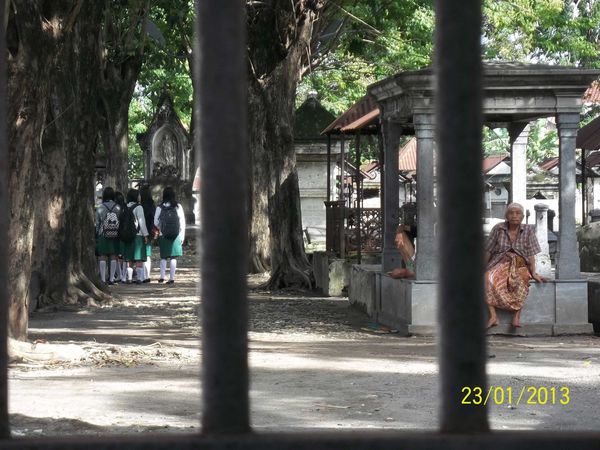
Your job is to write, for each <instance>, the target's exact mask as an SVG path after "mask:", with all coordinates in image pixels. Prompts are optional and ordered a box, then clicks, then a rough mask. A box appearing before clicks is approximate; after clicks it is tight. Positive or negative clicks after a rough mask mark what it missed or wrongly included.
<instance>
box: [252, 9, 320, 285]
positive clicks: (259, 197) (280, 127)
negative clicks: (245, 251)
mask: <svg viewBox="0 0 600 450" xmlns="http://www.w3.org/2000/svg"><path fill="white" fill-rule="evenodd" d="M264 3H265V2H263V4H264ZM266 4H267V5H268V6H258V7H254V6H251V7H249V10H248V18H249V19H248V26H249V34H248V35H249V53H250V63H249V81H248V107H249V113H248V118H249V144H250V153H251V157H250V162H251V180H250V182H251V186H250V203H249V204H250V209H249V214H250V224H251V225H250V246H251V248H250V264H251V267H250V270H251V271H253V272H258V271H265V270H267V269H268V268H271V279H270V280H269V283H268V285H269V287H271V288H280V287H288V286H303V287H309V286H310V285H311V281H310V265H309V263H308V259H307V258H306V254H305V252H304V243H303V240H302V221H301V216H300V195H299V189H298V176H297V173H296V154H295V149H294V141H293V123H294V122H293V119H294V99H295V95H296V87H297V84H298V81H299V80H300V74H301V73H302V69H303V64H304V61H305V58H306V54H307V48H309V47H310V41H311V37H312V31H313V22H314V21H315V19H316V17H317V14H318V10H319V8H320V6H321V2H319V1H305V0H296V1H294V2H276V1H272V2H266Z"/></svg>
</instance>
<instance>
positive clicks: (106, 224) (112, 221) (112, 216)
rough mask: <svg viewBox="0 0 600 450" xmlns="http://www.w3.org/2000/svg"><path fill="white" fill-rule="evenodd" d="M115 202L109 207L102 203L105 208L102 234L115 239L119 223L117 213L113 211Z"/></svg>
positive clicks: (117, 234)
mask: <svg viewBox="0 0 600 450" xmlns="http://www.w3.org/2000/svg"><path fill="white" fill-rule="evenodd" d="M116 206H117V205H116V203H115V204H114V205H113V206H112V208H109V207H108V206H106V205H104V207H105V208H106V209H107V212H106V215H105V216H104V220H103V221H102V230H101V233H102V236H104V237H105V238H107V239H116V238H117V237H119V230H120V223H119V215H118V214H117V213H116V211H114V209H115V207H116Z"/></svg>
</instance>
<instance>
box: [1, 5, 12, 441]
mask: <svg viewBox="0 0 600 450" xmlns="http://www.w3.org/2000/svg"><path fill="white" fill-rule="evenodd" d="M0 12H1V13H2V20H1V21H0V22H1V23H0V211H4V213H3V214H0V330H1V331H0V437H8V436H10V425H9V423H8V387H7V386H8V349H7V336H8V290H7V288H6V283H7V282H8V279H7V273H8V218H9V216H10V214H8V213H7V211H9V210H10V209H9V206H10V205H9V198H8V175H9V174H8V167H9V161H8V129H7V123H8V117H7V116H8V106H7V101H8V100H7V99H8V89H7V88H8V86H7V82H8V79H7V74H6V65H7V60H6V51H7V50H6V28H5V27H6V20H5V17H4V14H5V13H6V3H5V0H0Z"/></svg>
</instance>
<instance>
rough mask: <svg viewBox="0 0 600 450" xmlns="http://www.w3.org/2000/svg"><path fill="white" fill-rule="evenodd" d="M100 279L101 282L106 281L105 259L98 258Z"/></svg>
mask: <svg viewBox="0 0 600 450" xmlns="http://www.w3.org/2000/svg"><path fill="white" fill-rule="evenodd" d="M100 279H101V280H102V282H103V283H106V260H104V259H101V260H100Z"/></svg>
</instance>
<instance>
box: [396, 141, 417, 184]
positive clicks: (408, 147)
mask: <svg viewBox="0 0 600 450" xmlns="http://www.w3.org/2000/svg"><path fill="white" fill-rule="evenodd" d="M398 170H399V171H400V172H403V173H405V174H406V175H410V176H412V175H414V174H415V173H416V172H417V139H416V138H414V137H413V138H411V139H410V140H409V141H408V142H407V143H406V144H405V145H404V147H402V148H401V149H400V152H398Z"/></svg>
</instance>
